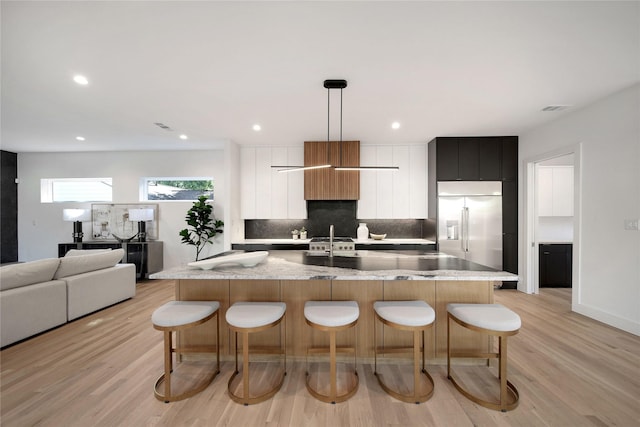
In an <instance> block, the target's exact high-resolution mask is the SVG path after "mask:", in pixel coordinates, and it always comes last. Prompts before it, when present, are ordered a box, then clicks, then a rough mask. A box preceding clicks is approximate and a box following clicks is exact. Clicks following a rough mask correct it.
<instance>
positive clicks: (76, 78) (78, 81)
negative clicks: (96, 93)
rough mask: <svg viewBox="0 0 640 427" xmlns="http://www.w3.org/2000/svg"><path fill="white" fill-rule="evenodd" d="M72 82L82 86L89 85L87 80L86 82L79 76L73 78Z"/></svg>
mask: <svg viewBox="0 0 640 427" xmlns="http://www.w3.org/2000/svg"><path fill="white" fill-rule="evenodd" d="M73 81H74V82H76V83H78V84H79V85H83V86H84V85H88V84H89V80H87V78H86V77H85V76H81V75H80V74H78V75H76V76H73Z"/></svg>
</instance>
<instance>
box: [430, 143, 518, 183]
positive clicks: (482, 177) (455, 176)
mask: <svg viewBox="0 0 640 427" xmlns="http://www.w3.org/2000/svg"><path fill="white" fill-rule="evenodd" d="M507 139H509V140H511V139H513V140H514V141H515V144H512V143H511V142H510V141H509V142H507V141H506V140H507ZM517 141H518V139H517V137H461V138H436V139H434V140H433V141H431V142H430V144H435V147H436V156H437V160H436V175H437V180H438V181H501V180H503V179H505V177H504V176H503V175H504V172H505V171H507V172H509V179H513V178H511V176H512V175H515V174H517V153H518V146H517ZM514 145H515V154H516V164H515V165H508V166H507V165H505V164H504V162H503V153H504V150H505V148H506V149H507V150H510V151H509V152H508V153H507V155H506V156H505V159H506V161H507V162H511V161H512V155H511V154H512V153H511V152H512V151H514ZM514 167H515V171H516V172H515V174H514V173H513V172H512V171H513V169H514Z"/></svg>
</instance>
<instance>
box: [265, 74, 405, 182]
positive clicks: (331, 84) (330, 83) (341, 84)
mask: <svg viewBox="0 0 640 427" xmlns="http://www.w3.org/2000/svg"><path fill="white" fill-rule="evenodd" d="M324 87H325V89H327V142H331V136H330V125H331V114H330V113H331V102H330V101H331V99H330V97H331V89H340V141H339V142H338V144H339V146H338V148H339V153H340V154H339V156H340V157H339V165H337V166H334V165H332V164H331V161H330V156H329V149H330V147H329V144H327V163H326V164H324V165H319V166H271V167H272V168H275V169H278V172H296V171H303V170H311V169H324V168H334V169H335V170H337V171H365V170H391V171H395V170H398V169H400V168H399V167H398V166H342V90H343V89H344V88H346V87H347V81H346V80H343V79H340V80H325V81H324Z"/></svg>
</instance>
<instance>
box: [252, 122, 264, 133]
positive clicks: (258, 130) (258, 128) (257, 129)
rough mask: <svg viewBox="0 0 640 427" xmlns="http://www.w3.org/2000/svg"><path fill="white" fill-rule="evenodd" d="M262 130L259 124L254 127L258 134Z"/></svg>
mask: <svg viewBox="0 0 640 427" xmlns="http://www.w3.org/2000/svg"><path fill="white" fill-rule="evenodd" d="M261 129H262V126H260V125H259V124H255V125H253V130H255V131H256V132H260V130H261Z"/></svg>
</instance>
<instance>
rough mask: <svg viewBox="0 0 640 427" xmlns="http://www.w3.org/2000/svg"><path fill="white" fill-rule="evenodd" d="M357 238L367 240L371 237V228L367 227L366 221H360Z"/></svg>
mask: <svg viewBox="0 0 640 427" xmlns="http://www.w3.org/2000/svg"><path fill="white" fill-rule="evenodd" d="M357 239H358V240H367V239H369V229H368V228H367V224H366V223H364V222H361V223H360V226H359V227H358V231H357Z"/></svg>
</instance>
